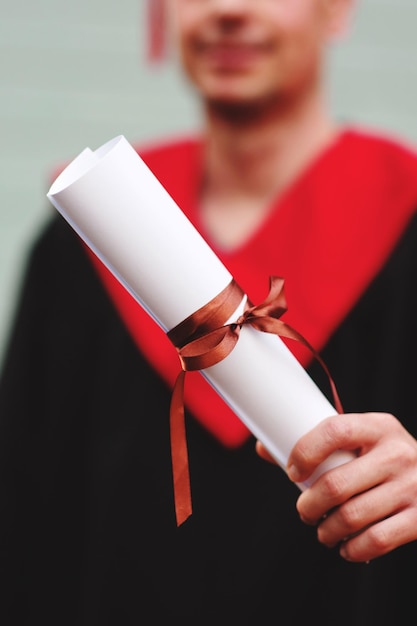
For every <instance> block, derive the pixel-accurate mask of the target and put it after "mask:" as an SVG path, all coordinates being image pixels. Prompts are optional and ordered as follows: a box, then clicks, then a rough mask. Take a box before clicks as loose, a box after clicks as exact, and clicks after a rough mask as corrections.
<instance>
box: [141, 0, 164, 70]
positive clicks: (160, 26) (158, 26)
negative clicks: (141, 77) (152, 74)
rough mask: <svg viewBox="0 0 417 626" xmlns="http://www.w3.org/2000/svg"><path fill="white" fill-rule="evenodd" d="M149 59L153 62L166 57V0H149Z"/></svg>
mask: <svg viewBox="0 0 417 626" xmlns="http://www.w3.org/2000/svg"><path fill="white" fill-rule="evenodd" d="M146 10H147V37H148V42H147V60H148V61H149V62H151V63H158V62H160V61H163V60H164V59H165V57H166V52H167V50H166V47H167V41H166V11H165V0H147V7H146Z"/></svg>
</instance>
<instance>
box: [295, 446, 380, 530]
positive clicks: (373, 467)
mask: <svg viewBox="0 0 417 626" xmlns="http://www.w3.org/2000/svg"><path fill="white" fill-rule="evenodd" d="M383 456H384V455H383V450H379V451H372V452H369V453H368V454H367V455H365V456H363V457H357V458H355V459H353V460H352V461H350V462H349V463H345V464H344V465H340V466H338V467H335V468H333V469H331V470H329V471H327V472H325V473H324V474H322V475H321V476H320V477H319V478H318V479H317V480H316V481H315V482H314V484H313V485H312V486H311V487H310V488H309V489H306V490H305V491H304V492H303V493H302V494H301V495H300V496H299V498H298V500H297V510H298V513H299V515H300V517H301V519H302V520H303V521H304V522H305V523H307V524H317V523H318V522H319V521H320V520H321V519H322V518H323V517H324V516H325V515H327V516H328V515H329V512H331V511H333V510H334V509H335V508H337V507H339V506H340V505H341V504H343V503H344V502H347V501H348V500H350V499H351V498H352V497H353V496H356V495H357V494H361V493H364V492H369V490H370V489H371V488H372V487H375V486H376V485H379V484H381V483H383V482H384V481H386V480H387V478H388V467H387V465H386V464H384V463H383V462H382V461H383Z"/></svg>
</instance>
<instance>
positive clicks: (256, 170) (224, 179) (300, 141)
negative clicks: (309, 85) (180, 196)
mask: <svg viewBox="0 0 417 626" xmlns="http://www.w3.org/2000/svg"><path fill="white" fill-rule="evenodd" d="M207 121H208V124H207V141H206V181H205V182H206V188H205V193H215V194H218V193H221V194H222V195H226V196H228V195H245V196H249V197H252V198H259V199H262V198H264V199H266V200H267V199H268V198H271V197H276V196H277V195H278V196H279V194H280V193H281V192H282V191H284V190H285V188H286V187H287V186H288V185H289V184H291V182H292V181H293V180H294V179H296V178H297V176H298V175H299V174H300V173H301V172H302V170H303V169H304V168H305V167H306V166H308V164H309V163H310V162H311V161H312V160H314V158H315V157H316V156H318V155H319V154H320V152H321V151H322V150H323V149H324V148H325V147H326V146H327V145H329V144H330V143H331V142H332V141H333V140H334V138H335V136H336V133H337V129H336V125H335V123H334V122H333V121H332V119H331V117H330V115H329V114H328V111H327V108H326V107H325V106H324V105H323V102H322V101H321V99H320V98H316V99H314V101H313V102H309V103H308V104H307V105H305V104H304V105H300V106H299V107H294V106H291V107H285V106H282V107H278V108H276V109H273V108H270V109H268V107H265V108H264V110H262V109H260V108H258V109H256V108H252V109H251V108H245V109H244V110H243V109H242V110H239V108H237V107H225V106H216V105H210V104H208V105H207Z"/></svg>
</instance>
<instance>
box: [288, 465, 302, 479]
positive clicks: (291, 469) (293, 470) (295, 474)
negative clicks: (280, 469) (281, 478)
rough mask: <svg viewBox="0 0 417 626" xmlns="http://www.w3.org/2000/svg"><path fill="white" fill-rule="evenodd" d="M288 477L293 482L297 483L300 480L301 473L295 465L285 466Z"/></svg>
mask: <svg viewBox="0 0 417 626" xmlns="http://www.w3.org/2000/svg"><path fill="white" fill-rule="evenodd" d="M287 474H288V478H289V479H290V480H292V481H293V482H294V483H298V482H299V481H300V480H301V474H300V472H299V471H298V469H297V467H296V466H295V465H289V466H288V468H287Z"/></svg>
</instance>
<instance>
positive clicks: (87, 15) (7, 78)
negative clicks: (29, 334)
mask: <svg viewBox="0 0 417 626" xmlns="http://www.w3.org/2000/svg"><path fill="white" fill-rule="evenodd" d="M144 8H145V0H118V1H117V2H113V3H112V2H103V1H102V0H100V1H99V0H72V1H71V2H68V0H34V1H33V2H28V1H27V0H25V1H23V0H0V16H1V17H0V55H1V56H0V357H1V355H2V353H3V351H4V347H5V344H6V341H7V336H8V331H9V327H10V320H11V316H12V312H13V308H14V305H15V301H16V297H17V293H18V288H19V284H20V279H21V275H22V269H23V264H24V261H25V255H26V253H27V250H28V246H29V244H30V242H31V241H32V240H33V238H34V236H35V234H36V233H37V232H38V230H39V229H40V228H41V227H42V224H43V222H44V220H45V219H46V217H47V216H48V215H49V213H50V211H53V210H54V209H52V207H51V206H50V205H49V204H48V202H47V201H46V198H45V194H46V191H47V189H48V187H49V182H50V176H51V172H52V171H53V169H54V168H55V167H56V166H57V165H58V164H59V163H61V162H62V161H66V160H68V159H71V158H72V157H73V156H75V155H76V154H78V153H79V152H80V151H81V150H82V149H83V148H84V147H86V146H90V147H91V148H92V149H95V148H96V147H98V146H99V145H101V144H102V143H104V142H105V141H107V140H108V139H110V138H111V137H113V136H115V135H119V134H124V135H125V136H126V137H127V138H128V139H129V140H130V141H142V140H143V141H145V140H148V139H151V138H157V137H162V136H165V135H166V134H176V133H180V132H183V131H187V130H191V129H192V128H194V127H195V126H196V125H197V124H198V115H199V113H198V109H197V106H196V103H195V102H194V99H193V95H192V93H191V91H190V90H189V88H188V85H187V84H186V83H185V81H184V80H183V79H182V77H181V75H180V74H179V72H178V70H177V68H176V66H175V63H174V62H171V63H166V64H164V65H163V66H161V67H150V66H149V65H148V64H146V63H145V55H144V50H145V44H144ZM416 24H417V1H416V0H359V1H358V11H357V15H356V19H355V22H354V25H353V32H352V35H351V37H350V38H349V39H348V40H347V41H345V42H343V43H340V44H338V45H337V46H335V49H334V55H333V60H332V62H331V66H330V68H329V69H330V82H331V93H332V101H333V106H334V109H335V112H336V113H337V115H338V116H339V117H341V118H345V119H347V118H348V119H352V118H353V119H355V120H357V121H359V122H364V123H366V124H368V125H369V124H370V125H372V126H374V127H376V128H379V127H383V128H385V129H387V130H388V131H390V132H393V133H396V134H400V135H402V136H404V137H407V138H408V139H409V140H410V141H412V142H413V143H414V142H415V141H417V116H416V113H415V111H416V109H417V38H416V36H415V31H416Z"/></svg>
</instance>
